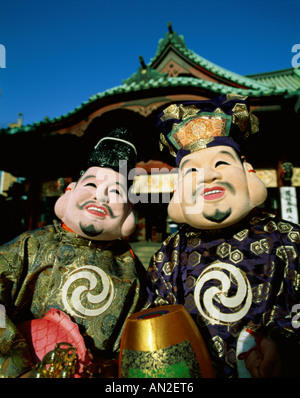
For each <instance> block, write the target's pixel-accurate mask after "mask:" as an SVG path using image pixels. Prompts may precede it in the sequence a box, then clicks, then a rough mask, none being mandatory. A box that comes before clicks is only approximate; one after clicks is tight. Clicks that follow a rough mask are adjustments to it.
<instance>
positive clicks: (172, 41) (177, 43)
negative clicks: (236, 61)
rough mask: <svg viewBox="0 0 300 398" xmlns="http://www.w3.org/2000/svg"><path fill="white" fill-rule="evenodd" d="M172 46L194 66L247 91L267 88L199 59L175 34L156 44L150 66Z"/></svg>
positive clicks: (167, 35)
mask: <svg viewBox="0 0 300 398" xmlns="http://www.w3.org/2000/svg"><path fill="white" fill-rule="evenodd" d="M170 45H171V46H172V47H174V48H175V49H177V50H178V51H179V52H180V53H181V54H182V55H184V56H185V57H186V58H188V59H189V60H190V61H191V62H193V63H195V64H196V65H198V66H200V67H202V68H204V69H206V70H207V71H209V72H211V73H212V74H214V75H215V76H219V77H221V78H222V79H225V80H229V81H231V82H234V83H237V84H239V85H243V86H246V87H247V88H249V89H258V90H261V89H262V90H263V89H268V88H269V87H268V86H267V85H265V84H264V83H263V82H257V81H255V80H253V79H251V78H249V77H246V76H242V75H239V74H237V73H234V72H231V71H229V70H227V69H225V68H222V67H221V66H218V65H216V64H214V63H213V62H210V61H208V60H207V59H205V58H203V57H201V56H200V55H198V54H196V53H195V52H194V51H192V50H189V49H188V48H187V46H186V44H185V41H184V37H183V36H182V35H178V34H177V33H176V32H172V33H170V32H168V33H166V35H165V38H164V39H160V41H159V43H158V49H157V51H156V54H155V56H154V57H153V58H152V59H151V61H150V65H151V66H153V65H155V63H156V61H157V60H158V59H159V57H160V56H161V54H162V53H163V52H164V51H165V50H166V49H167V48H168V46H170Z"/></svg>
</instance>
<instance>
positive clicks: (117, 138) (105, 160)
mask: <svg viewBox="0 0 300 398" xmlns="http://www.w3.org/2000/svg"><path fill="white" fill-rule="evenodd" d="M136 159H137V151H136V148H135V146H134V144H133V143H132V133H131V132H130V131H128V130H127V129H126V128H124V127H121V128H118V129H116V130H113V131H112V132H111V133H110V134H109V135H108V136H106V137H104V138H101V140H100V141H99V142H98V143H97V145H96V146H95V148H94V150H93V152H92V153H91V155H90V157H89V159H88V161H87V163H86V169H88V168H89V167H93V166H96V167H106V168H110V169H113V170H114V171H117V172H119V173H122V174H125V173H127V176H128V173H129V171H130V170H131V169H134V168H135V165H136ZM127 176H126V177H127Z"/></svg>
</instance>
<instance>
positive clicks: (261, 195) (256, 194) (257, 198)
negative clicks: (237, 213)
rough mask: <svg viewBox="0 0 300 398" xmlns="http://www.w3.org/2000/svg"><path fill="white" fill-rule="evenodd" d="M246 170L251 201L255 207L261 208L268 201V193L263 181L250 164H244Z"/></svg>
mask: <svg viewBox="0 0 300 398" xmlns="http://www.w3.org/2000/svg"><path fill="white" fill-rule="evenodd" d="M244 169H245V173H246V179H247V183H248V190H249V196H250V201H251V203H252V204H253V207H256V206H259V205H261V204H262V203H264V201H265V200H266V198H267V196H268V191H267V188H266V186H265V184H264V183H263V182H262V180H261V179H260V178H259V177H258V176H257V175H256V173H255V171H254V169H253V167H252V166H251V164H250V163H247V162H244Z"/></svg>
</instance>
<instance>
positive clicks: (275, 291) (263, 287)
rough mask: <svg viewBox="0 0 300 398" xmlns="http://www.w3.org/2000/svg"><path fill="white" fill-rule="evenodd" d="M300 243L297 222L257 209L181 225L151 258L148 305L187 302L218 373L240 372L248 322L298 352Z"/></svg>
mask: <svg viewBox="0 0 300 398" xmlns="http://www.w3.org/2000/svg"><path fill="white" fill-rule="evenodd" d="M299 243H300V227H299V226H298V225H295V224H292V223H290V222H287V221H284V220H280V219H278V218H277V217H275V216H274V215H271V214H267V213H261V212H259V211H258V210H255V211H254V212H251V214H250V215H249V216H248V217H247V218H246V219H244V220H243V221H241V222H240V223H238V224H236V225H234V226H232V227H228V228H223V229H219V230H209V231H207V230H206V231H204V230H197V229H194V228H192V227H190V226H188V225H182V226H181V228H180V230H179V231H178V232H176V233H175V234H173V235H171V236H169V237H168V238H167V239H166V240H165V242H163V245H162V247H161V248H160V250H159V251H158V252H157V253H156V254H155V255H154V256H153V257H152V259H151V262H150V267H149V270H148V280H149V287H148V294H149V300H150V303H149V306H150V305H151V306H157V305H163V304H183V305H184V307H185V308H186V310H187V311H188V312H189V313H190V314H191V315H192V317H193V319H194V320H195V322H196V323H197V325H198V327H199V330H200V333H201V334H202V336H203V338H204V340H205V342H206V345H207V348H208V350H209V353H210V356H211V359H212V361H213V364H214V367H215V371H216V374H217V376H219V377H237V376H238V373H237V358H236V357H237V352H236V347H237V341H238V337H239V335H240V333H241V331H242V330H244V329H245V328H246V327H248V328H249V327H250V328H252V329H253V330H255V331H258V332H259V333H261V334H262V335H263V336H267V337H269V338H270V339H271V340H273V341H274V342H275V343H277V345H278V349H279V350H280V352H281V354H282V356H283V358H284V360H286V361H287V362H290V361H291V360H292V358H291V355H293V354H295V353H296V352H297V350H298V354H297V355H299V354H300V352H299V348H300V339H299V331H300V328H299V326H300V325H299V323H298V322H297V320H298V318H300V317H299V315H297V304H298V305H299V303H300V270H299ZM299 309H300V305H299ZM299 309H298V311H299ZM297 355H294V360H295V361H296V366H297V367H298V377H300V364H299V363H300V359H298V358H300V357H299V356H298V358H297Z"/></svg>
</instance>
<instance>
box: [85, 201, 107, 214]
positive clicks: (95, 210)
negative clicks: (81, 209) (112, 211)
mask: <svg viewBox="0 0 300 398" xmlns="http://www.w3.org/2000/svg"><path fill="white" fill-rule="evenodd" d="M85 210H86V211H87V212H89V213H90V214H93V215H94V216H97V217H108V216H109V212H108V210H107V209H106V208H105V207H102V206H97V205H95V204H89V205H87V206H86V207H85Z"/></svg>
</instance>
